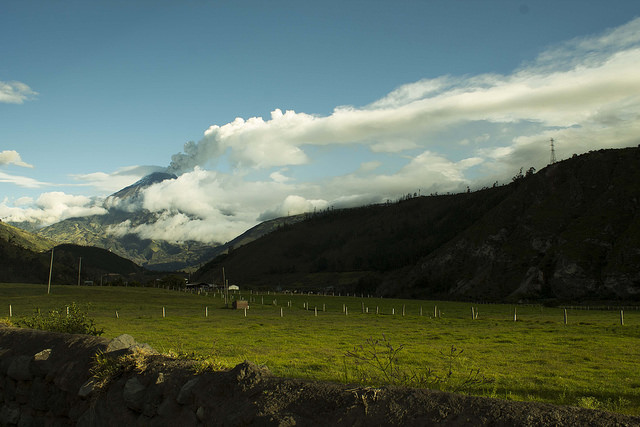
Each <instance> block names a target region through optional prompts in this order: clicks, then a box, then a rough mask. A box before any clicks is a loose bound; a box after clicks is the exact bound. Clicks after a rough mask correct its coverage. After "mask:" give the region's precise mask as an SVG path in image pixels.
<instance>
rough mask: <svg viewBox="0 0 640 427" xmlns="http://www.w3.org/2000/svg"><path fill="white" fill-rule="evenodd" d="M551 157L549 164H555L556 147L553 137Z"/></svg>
mask: <svg viewBox="0 0 640 427" xmlns="http://www.w3.org/2000/svg"><path fill="white" fill-rule="evenodd" d="M550 142H551V158H550V159H549V164H551V165H552V164H554V163H555V162H556V149H555V148H554V146H553V143H554V141H553V138H551V141H550Z"/></svg>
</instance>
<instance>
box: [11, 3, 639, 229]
mask: <svg viewBox="0 0 640 427" xmlns="http://www.w3.org/2000/svg"><path fill="white" fill-rule="evenodd" d="M639 17H640V3H639V2H637V1H635V0H629V1H619V0H613V1H608V2H605V1H586V0H574V1H571V0H553V1H490V0H487V1H481V0H458V1H436V0H423V1H393V2H392V1H372V0H368V1H340V2H337V1H336V2H333V1H324V2H304V1H277V0H275V1H255V2H243V1H237V2H231V1H229V2H213V1H211V2H209V1H195V0H193V1H124V0H123V1H115V0H114V1H29V0H26V1H25V0H5V1H3V2H1V3H0V40H2V42H1V43H0V58H1V60H0V218H2V219H3V220H5V221H32V222H34V223H37V224H42V225H46V224H49V223H52V222H56V221H58V220H61V219H65V218H68V217H72V216H77V215H88V214H100V213H104V212H105V208H104V206H105V205H104V203H105V197H106V196H108V195H109V194H111V193H113V192H115V191H117V190H118V189H120V188H122V187H124V186H126V185H129V184H131V183H133V182H135V181H136V180H138V179H139V178H141V177H142V176H144V175H145V174H146V173H148V172H151V171H156V170H164V169H165V168H167V167H169V166H170V165H171V171H173V172H175V173H176V174H177V175H179V178H178V179H177V180H173V181H170V182H166V183H163V184H161V185H158V186H156V187H155V188H151V189H149V191H148V192H146V193H145V197H144V198H143V199H142V200H139V201H137V204H136V205H135V206H126V207H125V206H123V202H122V201H119V200H113V199H108V200H106V202H107V203H108V206H118V207H121V208H126V209H141V208H144V209H148V210H152V211H155V212H157V213H158V222H157V223H155V224H149V225H147V226H146V227H138V228H135V227H132V226H131V225H130V224H123V225H122V227H120V228H119V229H118V230H114V232H116V231H117V232H120V233H125V232H134V233H138V234H140V235H142V236H144V237H156V238H166V239H169V240H181V239H190V238H197V239H200V240H205V241H210V242H215V241H222V242H224V241H226V240H229V239H230V238H232V237H234V236H235V235H236V234H239V233H240V232H242V231H244V230H245V229H247V228H249V227H250V226H252V225H254V224H255V223H256V222H257V221H259V220H262V219H266V218H269V217H272V216H275V215H286V214H292V213H298V212H302V211H305V210H313V209H314V208H326V207H328V206H351V205H357V204H360V203H370V202H376V201H382V200H385V199H387V198H396V197H398V196H400V195H402V194H406V193H407V192H416V191H420V192H421V194H427V193H430V192H434V191H440V192H446V191H460V190H462V189H465V188H466V186H467V185H469V186H470V187H471V188H478V187H481V186H483V185H486V184H489V183H492V182H494V181H495V180H499V181H501V182H506V181H508V180H509V179H510V177H511V176H513V175H515V174H516V173H517V171H518V169H519V168H520V167H525V168H528V167H530V166H534V167H536V168H538V169H539V168H541V167H544V166H545V165H546V162H547V161H548V158H549V153H548V149H549V147H548V140H549V138H550V137H554V138H555V139H556V140H557V153H558V157H560V158H566V157H569V156H570V155H572V154H573V153H582V152H586V151H589V150H591V149H598V148H606V147H623V146H630V145H637V144H638V143H639V142H640V141H639V140H638V139H639V138H638V137H637V135H639V134H638V132H637V131H638V127H639V125H638V114H639V113H640V111H639V110H640V100H639V99H638V98H639V95H638V94H639V92H640V77H638V76H636V74H639V75H640V73H637V72H636V73H634V72H633V70H634V66H637V64H638V63H640V54H639V53H638V49H639V48H640V36H639V35H638V34H640V21H639V20H638V18H639ZM188 141H193V144H191V145H190V146H189V147H185V143H187V142H188ZM172 160H173V163H172Z"/></svg>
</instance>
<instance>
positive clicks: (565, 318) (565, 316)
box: [564, 308, 567, 325]
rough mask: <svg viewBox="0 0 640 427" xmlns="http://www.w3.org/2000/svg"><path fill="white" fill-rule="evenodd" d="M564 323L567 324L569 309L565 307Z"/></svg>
mask: <svg viewBox="0 0 640 427" xmlns="http://www.w3.org/2000/svg"><path fill="white" fill-rule="evenodd" d="M564 324H565V325H566V324H567V309H566V308H565V309H564Z"/></svg>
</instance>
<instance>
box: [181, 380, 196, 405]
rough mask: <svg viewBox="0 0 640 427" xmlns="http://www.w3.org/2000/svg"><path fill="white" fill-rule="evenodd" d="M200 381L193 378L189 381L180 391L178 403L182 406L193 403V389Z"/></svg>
mask: <svg viewBox="0 0 640 427" xmlns="http://www.w3.org/2000/svg"><path fill="white" fill-rule="evenodd" d="M198 380H199V378H193V379H191V380H189V381H187V383H186V384H185V385H183V386H182V388H181V389H180V392H179V393H178V397H176V402H178V403H179V404H181V405H186V404H188V403H191V396H192V392H193V388H194V387H195V386H196V384H197V383H198Z"/></svg>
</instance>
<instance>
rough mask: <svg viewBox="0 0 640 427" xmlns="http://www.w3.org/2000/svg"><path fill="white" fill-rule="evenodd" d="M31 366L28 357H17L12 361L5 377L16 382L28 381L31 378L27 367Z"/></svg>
mask: <svg viewBox="0 0 640 427" xmlns="http://www.w3.org/2000/svg"><path fill="white" fill-rule="evenodd" d="M30 364H31V357H29V356H17V357H15V358H14V359H13V361H12V362H11V364H10V365H9V369H8V370H7V375H9V377H11V378H13V379H14V380H17V381H28V380H30V379H31V378H33V376H32V375H31V372H30V371H29V365H30Z"/></svg>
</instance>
